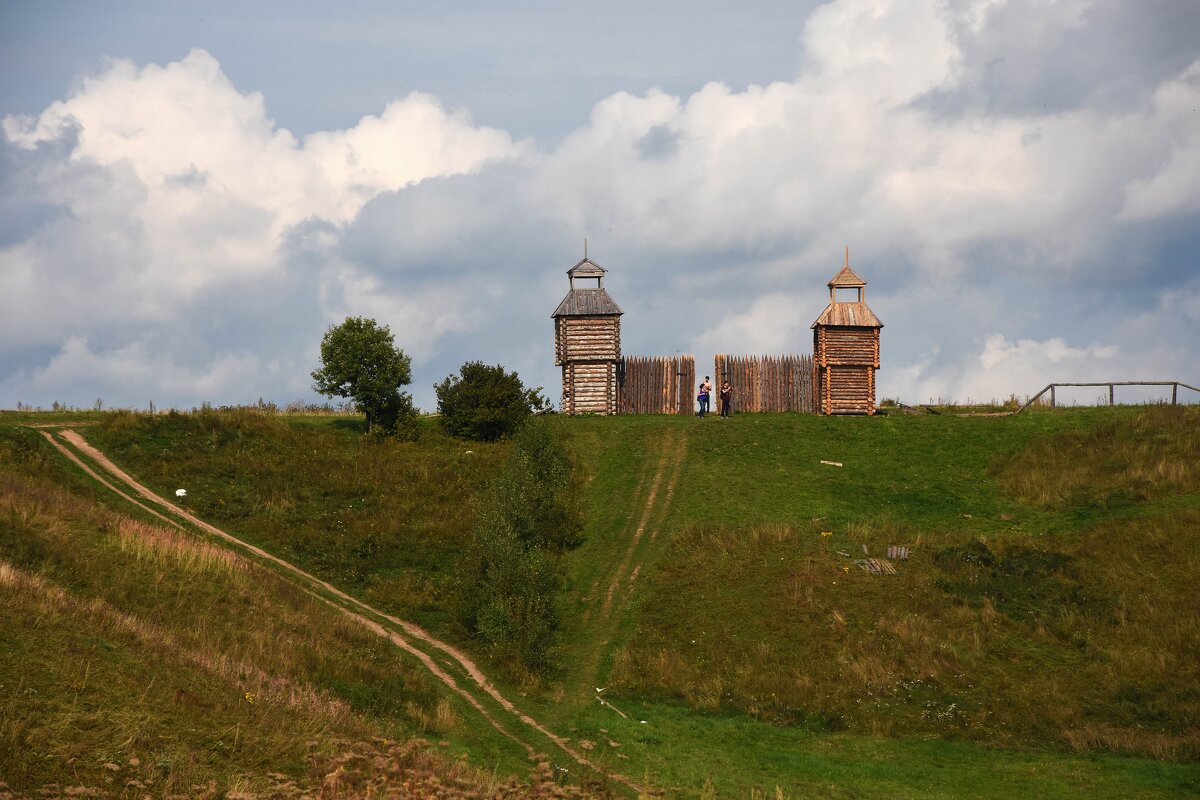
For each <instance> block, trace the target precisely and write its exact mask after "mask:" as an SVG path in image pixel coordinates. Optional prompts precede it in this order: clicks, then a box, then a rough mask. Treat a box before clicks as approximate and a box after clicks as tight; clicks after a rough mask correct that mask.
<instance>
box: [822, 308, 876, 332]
mask: <svg viewBox="0 0 1200 800" xmlns="http://www.w3.org/2000/svg"><path fill="white" fill-rule="evenodd" d="M818 325H837V326H840V327H849V328H882V327H883V323H882V322H880V321H879V317H877V316H875V312H874V311H872V310H871V309H870V308H868V307H867V304H866V303H830V304H829V305H827V306H825V310H824V311H822V312H821V316H819V317H817V321H816V322H814V323H813V324H812V325H810V326H809V327H810V328H815V327H817V326H818Z"/></svg>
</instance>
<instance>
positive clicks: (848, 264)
mask: <svg viewBox="0 0 1200 800" xmlns="http://www.w3.org/2000/svg"><path fill="white" fill-rule="evenodd" d="M846 267H847V268H849V267H850V245H846Z"/></svg>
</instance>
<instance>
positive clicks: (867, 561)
mask: <svg viewBox="0 0 1200 800" xmlns="http://www.w3.org/2000/svg"><path fill="white" fill-rule="evenodd" d="M854 563H855V564H857V565H858V568H859V569H861V570H862V571H863V572H867V573H870V574H871V575H895V574H896V568H895V567H893V566H892V565H891V564H889V563H888V562H886V561H880V560H879V559H878V558H860V559H858V560H856V561H855V562H854Z"/></svg>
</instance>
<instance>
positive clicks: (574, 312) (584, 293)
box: [550, 262, 625, 317]
mask: <svg viewBox="0 0 1200 800" xmlns="http://www.w3.org/2000/svg"><path fill="white" fill-rule="evenodd" d="M588 263H591V262H588ZM593 266H595V265H593ZM599 269H601V270H603V268H602V267H600V268H599ZM584 277H588V276H584ZM624 313H625V312H624V311H622V310H621V307H620V306H619V305H617V303H616V301H615V300H613V299H612V298H611V297H609V295H608V292H606V291H605V290H604V289H572V290H571V291H569V292H567V296H566V297H564V298H563V300H562V302H561V303H559V304H558V308H556V309H554V313H553V314H551V315H550V316H551V317H612V316H620V315H621V314H624Z"/></svg>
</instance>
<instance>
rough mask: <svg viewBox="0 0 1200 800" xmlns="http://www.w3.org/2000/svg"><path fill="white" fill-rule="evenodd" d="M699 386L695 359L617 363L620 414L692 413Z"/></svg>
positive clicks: (639, 358) (626, 359) (633, 359)
mask: <svg viewBox="0 0 1200 800" xmlns="http://www.w3.org/2000/svg"><path fill="white" fill-rule="evenodd" d="M698 384H699V382H698V381H697V380H696V358H695V357H694V356H625V357H624V358H622V359H621V360H619V361H618V362H617V413H619V414H691V413H692V411H693V410H694V409H695V407H696V387H697V386H698Z"/></svg>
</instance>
